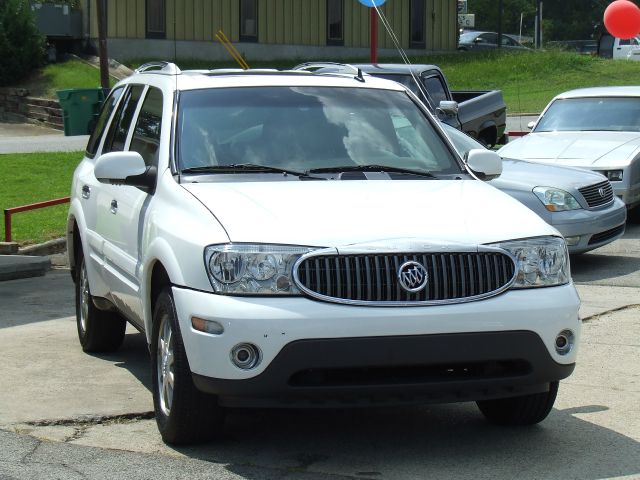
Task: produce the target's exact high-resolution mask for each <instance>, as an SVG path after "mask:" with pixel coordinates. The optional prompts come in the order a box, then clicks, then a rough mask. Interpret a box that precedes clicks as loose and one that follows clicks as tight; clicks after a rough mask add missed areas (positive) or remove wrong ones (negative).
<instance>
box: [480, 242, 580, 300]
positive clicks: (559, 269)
mask: <svg viewBox="0 0 640 480" xmlns="http://www.w3.org/2000/svg"><path fill="white" fill-rule="evenodd" d="M492 246H494V247H498V248H503V249H504V250H506V251H508V252H509V253H510V254H511V255H513V257H514V258H515V260H516V280H515V282H514V283H513V285H512V286H511V288H532V287H550V286H553V285H563V284H565V283H569V281H570V279H571V272H570V269H569V253H568V251H567V245H566V243H565V241H564V239H563V238H559V237H538V238H529V239H526V240H514V241H510V242H503V243H497V244H493V245H492Z"/></svg>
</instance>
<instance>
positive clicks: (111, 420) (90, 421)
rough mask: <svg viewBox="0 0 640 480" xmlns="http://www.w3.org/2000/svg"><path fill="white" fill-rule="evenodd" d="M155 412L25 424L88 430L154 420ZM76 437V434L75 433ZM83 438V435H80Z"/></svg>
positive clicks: (38, 421)
mask: <svg viewBox="0 0 640 480" xmlns="http://www.w3.org/2000/svg"><path fill="white" fill-rule="evenodd" d="M154 416H155V414H154V412H152V411H150V412H138V413H123V414H120V415H94V416H84V417H78V418H62V419H55V420H36V421H31V422H25V425H29V426H31V427H61V426H63V427H64V426H68V427H75V428H76V430H83V429H84V430H86V429H87V428H89V427H91V426H93V425H102V424H115V423H134V422H138V421H140V420H149V419H151V418H154ZM74 435H75V433H74ZM74 435H71V437H73V436H74ZM80 436H82V435H80Z"/></svg>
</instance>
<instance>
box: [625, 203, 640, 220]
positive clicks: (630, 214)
mask: <svg viewBox="0 0 640 480" xmlns="http://www.w3.org/2000/svg"><path fill="white" fill-rule="evenodd" d="M627 220H628V221H629V222H631V223H640V205H638V206H636V207H633V208H632V209H630V210H628V211H627Z"/></svg>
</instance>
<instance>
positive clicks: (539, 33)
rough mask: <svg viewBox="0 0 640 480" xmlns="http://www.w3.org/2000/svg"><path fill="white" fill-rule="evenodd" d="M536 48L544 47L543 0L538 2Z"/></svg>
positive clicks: (537, 0)
mask: <svg viewBox="0 0 640 480" xmlns="http://www.w3.org/2000/svg"><path fill="white" fill-rule="evenodd" d="M535 39H536V48H540V47H542V0H536V32H535Z"/></svg>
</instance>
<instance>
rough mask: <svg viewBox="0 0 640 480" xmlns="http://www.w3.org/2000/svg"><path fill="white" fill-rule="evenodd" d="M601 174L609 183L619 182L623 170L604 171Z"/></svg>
mask: <svg viewBox="0 0 640 480" xmlns="http://www.w3.org/2000/svg"><path fill="white" fill-rule="evenodd" d="M600 173H602V174H603V175H604V176H605V177H607V178H608V179H609V181H610V182H621V181H622V176H623V170H605V171H603V172H600Z"/></svg>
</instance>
